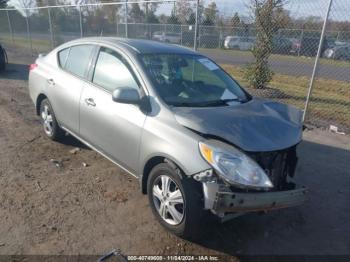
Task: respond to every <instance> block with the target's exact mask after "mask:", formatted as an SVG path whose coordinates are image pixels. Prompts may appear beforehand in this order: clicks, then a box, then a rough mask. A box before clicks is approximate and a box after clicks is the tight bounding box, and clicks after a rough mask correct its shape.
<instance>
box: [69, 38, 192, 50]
mask: <svg viewBox="0 0 350 262" xmlns="http://www.w3.org/2000/svg"><path fill="white" fill-rule="evenodd" d="M85 42H96V43H104V44H108V45H114V46H116V47H119V48H121V49H127V50H128V51H129V52H133V53H139V54H154V53H157V54H162V53H171V54H198V53H197V52H195V51H193V50H191V49H189V48H186V47H182V46H179V45H174V44H166V43H160V42H156V41H151V40H143V39H128V38H118V37H87V38H80V39H77V40H73V41H72V42H70V43H72V44H73V43H74V44H77V43H85Z"/></svg>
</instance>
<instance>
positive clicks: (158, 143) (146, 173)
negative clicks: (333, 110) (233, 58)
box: [29, 38, 306, 237]
mask: <svg viewBox="0 0 350 262" xmlns="http://www.w3.org/2000/svg"><path fill="white" fill-rule="evenodd" d="M29 91H30V96H31V98H32V100H33V102H34V104H35V107H36V111H37V114H38V115H39V116H40V117H41V120H42V125H43V129H44V132H45V134H46V135H47V137H48V138H50V139H52V140H56V141H59V140H61V139H64V135H65V134H66V133H69V134H70V135H72V136H74V137H76V138H78V139H79V140H81V141H82V142H83V143H85V144H86V145H88V146H89V147H91V148H93V149H94V150H96V151H97V152H99V153H100V154H102V155H103V156H105V157H106V158H107V159H109V160H110V161H112V162H114V163H115V164H116V165H118V166H119V167H121V168H122V169H124V170H125V171H126V172H127V173H130V174H131V175H133V176H134V177H136V178H137V179H138V180H139V181H140V186H141V190H142V192H143V193H144V194H148V197H149V201H150V206H151V208H152V211H153V213H154V215H155V217H156V218H157V219H158V221H159V222H160V223H161V224H162V225H163V226H164V227H166V228H167V229H168V230H170V231H171V232H173V233H175V234H177V235H179V236H183V237H194V236H198V232H199V231H200V228H201V226H202V222H203V221H204V220H203V219H202V218H203V217H204V216H205V215H206V214H207V213H208V212H209V213H213V214H215V215H216V216H217V217H218V218H219V219H228V218H230V217H233V216H234V217H236V216H237V215H240V214H244V213H247V212H252V211H262V210H263V211H268V210H271V209H277V208H284V207H290V206H296V205H299V204H301V203H302V202H303V201H304V200H305V193H306V189H305V188H298V187H296V185H295V184H294V183H293V181H292V177H293V176H294V173H295V172H294V171H295V167H296V164H297V156H296V146H297V145H298V143H299V142H300V141H301V134H302V122H301V112H300V110H298V109H296V108H294V107H291V106H287V105H283V104H280V103H277V102H273V101H268V100H264V99H259V98H255V97H252V96H251V95H249V94H248V93H247V92H246V91H245V90H244V89H243V88H242V87H241V86H240V85H239V84H238V83H237V82H236V81H235V80H234V79H233V78H232V77H231V76H229V75H228V74H227V73H226V72H225V71H224V70H223V69H221V68H220V66H218V65H217V64H216V63H215V62H213V61H212V60H210V59H209V58H207V57H205V56H203V55H201V54H199V53H196V52H194V51H192V50H189V49H186V48H183V47H179V46H176V45H167V44H163V43H159V42H153V41H147V40H131V39H118V38H85V39H79V40H75V41H72V42H68V43H66V44H63V45H61V46H59V47H57V48H56V49H54V50H53V51H52V52H50V53H49V54H47V55H45V56H40V57H39V58H38V59H37V60H36V62H35V64H32V65H30V71H29ZM130 208H132V207H130Z"/></svg>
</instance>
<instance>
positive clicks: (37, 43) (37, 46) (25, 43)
mask: <svg viewBox="0 0 350 262" xmlns="http://www.w3.org/2000/svg"><path fill="white" fill-rule="evenodd" d="M0 41H1V43H3V44H5V45H8V46H13V47H18V48H26V49H28V50H30V42H29V40H28V38H26V37H14V38H13V41H12V38H11V36H7V37H4V36H2V37H0ZM32 47H33V51H34V52H37V53H40V52H47V51H49V50H51V43H50V41H49V40H44V39H32Z"/></svg>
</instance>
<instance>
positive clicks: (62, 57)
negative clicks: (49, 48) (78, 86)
mask: <svg viewBox="0 0 350 262" xmlns="http://www.w3.org/2000/svg"><path fill="white" fill-rule="evenodd" d="M69 49H70V48H66V49H63V50H62V51H60V52H59V53H58V64H59V65H60V66H61V67H62V68H65V66H66V62H67V58H68V55H69Z"/></svg>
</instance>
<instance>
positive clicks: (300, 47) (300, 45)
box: [290, 36, 335, 56]
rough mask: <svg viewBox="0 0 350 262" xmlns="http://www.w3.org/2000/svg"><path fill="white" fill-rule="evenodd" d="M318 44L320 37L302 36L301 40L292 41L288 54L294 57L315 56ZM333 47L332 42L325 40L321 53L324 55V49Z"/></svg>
mask: <svg viewBox="0 0 350 262" xmlns="http://www.w3.org/2000/svg"><path fill="white" fill-rule="evenodd" d="M319 44H320V37H311V36H304V37H303V38H302V39H301V40H300V39H295V40H294V41H293V43H292V48H291V50H290V52H291V53H292V54H295V55H302V56H316V55H317V50H318V46H319ZM334 45H335V44H334V41H332V40H330V39H327V38H325V39H324V41H323V45H322V50H321V53H324V51H325V50H326V49H328V48H331V47H333V46H334Z"/></svg>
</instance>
